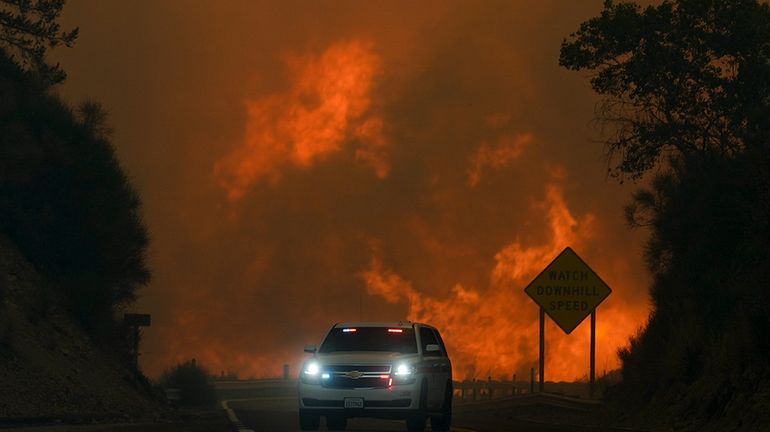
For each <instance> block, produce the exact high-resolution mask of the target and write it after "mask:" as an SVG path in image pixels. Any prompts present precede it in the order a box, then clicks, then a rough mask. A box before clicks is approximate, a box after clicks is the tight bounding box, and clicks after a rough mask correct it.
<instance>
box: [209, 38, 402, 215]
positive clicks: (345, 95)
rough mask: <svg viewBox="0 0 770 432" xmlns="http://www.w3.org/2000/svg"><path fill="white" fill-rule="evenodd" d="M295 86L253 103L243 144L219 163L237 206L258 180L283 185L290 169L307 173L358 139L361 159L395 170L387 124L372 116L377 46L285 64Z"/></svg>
mask: <svg viewBox="0 0 770 432" xmlns="http://www.w3.org/2000/svg"><path fill="white" fill-rule="evenodd" d="M286 63H287V66H288V68H289V71H290V78H291V79H290V81H291V83H292V84H291V88H289V89H288V90H287V91H286V92H284V93H278V94H272V95H269V96H266V97H263V98H260V99H257V100H248V101H246V109H247V114H248V121H247V125H246V137H245V140H244V143H243V144H242V145H241V146H240V147H237V148H236V149H234V150H233V151H232V152H230V153H229V154H228V155H226V156H225V157H224V158H223V159H221V160H220V161H219V162H217V163H216V165H215V167H214V175H215V177H216V178H217V180H218V182H219V184H220V186H221V187H223V188H224V189H225V190H226V191H227V196H228V199H229V200H230V201H237V200H239V199H241V198H242V197H243V195H244V194H245V193H246V192H247V191H248V189H249V188H251V187H252V186H254V185H255V184H256V183H257V182H259V181H261V180H263V179H267V180H268V181H271V182H276V181H278V180H279V179H280V176H281V172H282V170H283V169H284V168H285V167H287V166H295V167H298V168H307V167H310V166H311V165H313V164H314V163H316V162H317V161H319V160H323V159H324V158H327V157H329V156H330V155H332V154H335V153H338V152H340V150H342V148H343V146H344V144H345V143H346V142H348V141H357V142H358V147H359V148H358V149H357V150H356V160H358V161H359V162H361V163H364V164H366V165H368V166H370V167H371V168H372V169H373V170H374V172H375V174H376V175H377V176H378V177H380V178H384V177H386V176H387V175H388V172H389V170H390V163H389V161H388V157H387V154H386V152H385V148H386V147H387V146H388V141H387V139H386V138H385V136H384V134H383V121H382V119H381V118H380V117H378V116H376V115H373V114H371V113H370V112H369V111H370V107H371V93H372V91H373V88H374V84H375V78H376V77H377V75H378V74H379V73H380V69H381V62H380V58H379V57H378V56H377V54H375V52H374V50H373V46H372V44H371V43H368V42H365V41H361V40H350V41H343V42H338V43H335V44H333V45H331V46H330V47H329V48H327V49H326V50H325V51H324V52H323V53H322V54H321V55H320V56H317V57H316V56H313V55H306V56H291V57H289V58H288V59H287V60H286Z"/></svg>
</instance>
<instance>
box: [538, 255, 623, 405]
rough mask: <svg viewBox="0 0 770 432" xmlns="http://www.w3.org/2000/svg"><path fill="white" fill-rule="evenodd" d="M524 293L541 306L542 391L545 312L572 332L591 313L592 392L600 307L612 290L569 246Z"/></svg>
mask: <svg viewBox="0 0 770 432" xmlns="http://www.w3.org/2000/svg"><path fill="white" fill-rule="evenodd" d="M524 292H526V293H527V295H529V296H530V298H532V300H534V301H535V303H537V304H538V305H539V306H540V386H539V387H540V391H541V392H542V391H543V390H544V387H545V314H548V316H550V317H551V319H552V320H553V321H554V322H555V323H556V324H557V325H558V326H559V327H560V328H561V329H562V330H564V332H565V333H567V334H570V333H572V330H575V327H577V326H578V324H580V323H581V322H582V321H583V320H584V319H585V318H586V317H587V316H588V315H591V346H590V348H591V354H590V361H589V363H590V364H589V369H590V373H589V380H590V387H591V390H590V391H591V395H593V391H594V381H595V378H596V307H597V306H599V304H600V303H601V302H602V301H604V299H606V298H607V296H609V295H610V293H611V292H612V289H610V287H609V286H608V285H607V284H606V283H604V281H603V280H602V279H601V278H600V277H599V276H598V275H597V274H596V273H595V272H594V271H593V270H592V269H591V267H589V266H588V264H586V263H585V261H583V260H582V259H581V258H580V257H579V256H578V255H577V254H576V253H575V251H573V250H572V248H570V247H567V248H565V249H564V250H563V251H562V252H561V253H560V254H559V255H558V256H557V257H556V258H555V259H554V260H553V261H552V262H551V263H550V264H548V266H546V268H545V269H544V270H543V271H542V272H540V274H539V275H537V276H536V277H535V279H533V280H532V282H530V283H529V285H527V287H526V288H525V289H524Z"/></svg>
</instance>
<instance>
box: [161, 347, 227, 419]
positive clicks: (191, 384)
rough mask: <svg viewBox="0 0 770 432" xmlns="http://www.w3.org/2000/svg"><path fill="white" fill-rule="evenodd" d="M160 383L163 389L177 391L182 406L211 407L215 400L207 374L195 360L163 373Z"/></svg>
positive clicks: (212, 387)
mask: <svg viewBox="0 0 770 432" xmlns="http://www.w3.org/2000/svg"><path fill="white" fill-rule="evenodd" d="M160 383H161V385H162V386H163V387H164V388H165V389H179V392H180V395H179V396H180V400H179V404H180V405H183V406H207V407H208V406H213V405H214V403H215V402H216V399H217V398H216V394H215V392H214V386H213V385H211V378H210V376H209V373H208V372H207V371H206V369H204V368H203V367H201V366H199V365H198V364H197V362H196V361H195V359H193V360H191V361H189V362H187V363H182V364H179V365H177V366H175V367H174V368H172V369H170V370H166V371H165V372H163V375H162V376H161V378H160Z"/></svg>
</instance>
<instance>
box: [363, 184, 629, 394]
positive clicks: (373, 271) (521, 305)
mask: <svg viewBox="0 0 770 432" xmlns="http://www.w3.org/2000/svg"><path fill="white" fill-rule="evenodd" d="M536 206H538V207H541V206H542V207H544V209H545V210H546V212H545V214H546V217H547V219H548V225H549V228H550V238H549V239H548V241H547V243H545V244H540V245H525V244H523V243H522V242H520V241H515V242H513V243H510V244H508V245H507V246H505V247H504V248H502V250H500V251H499V252H498V253H497V254H496V255H495V262H496V263H495V265H494V267H493V268H492V269H491V275H490V285H489V286H488V287H487V288H485V289H474V288H469V287H464V286H462V285H460V284H457V285H455V286H454V287H453V288H452V290H451V295H450V296H449V297H447V298H433V297H429V296H427V295H424V294H422V293H421V292H420V291H418V290H417V289H415V288H414V287H413V286H412V284H411V283H410V282H409V281H407V280H405V279H403V278H402V277H400V276H399V275H398V274H396V273H394V272H393V271H391V270H389V269H387V268H386V267H385V266H384V264H383V262H382V261H381V259H380V258H379V257H378V256H377V255H376V254H375V255H374V256H373V257H372V259H371V263H370V266H369V268H368V269H367V270H366V271H364V272H363V273H361V277H362V278H363V280H364V281H365V283H366V286H367V290H368V292H369V293H370V294H373V295H377V296H381V297H382V298H384V299H385V300H386V301H388V302H390V303H401V302H406V303H408V305H409V306H408V307H409V312H408V318H409V319H410V320H414V321H421V322H428V323H431V324H433V325H435V326H437V327H438V328H440V329H441V331H442V334H443V335H444V339H445V341H446V343H447V345H448V349H449V350H450V355H451V356H452V360H453V364H454V366H455V378H456V379H458V378H459V379H463V378H473V377H483V378H486V377H487V376H488V375H489V376H494V377H499V378H504V377H507V378H510V377H511V374H514V373H518V374H520V375H519V376H520V377H524V376H525V375H524V374H525V373H527V372H528V371H529V368H530V367H536V365H537V361H538V358H537V356H538V316H537V314H538V308H537V306H536V305H535V304H534V303H533V302H532V300H531V299H529V298H528V297H527V296H526V294H525V293H524V292H523V288H524V287H525V286H526V285H527V284H528V283H529V282H530V281H531V280H532V279H533V278H534V276H536V275H537V274H538V273H539V272H540V271H541V270H542V269H543V268H544V267H545V266H546V265H548V263H549V262H550V261H551V260H552V259H553V258H554V257H555V256H556V255H557V254H558V253H559V252H561V250H563V248H564V247H566V246H573V247H575V248H577V249H578V250H579V249H580V247H581V245H584V244H585V243H586V242H587V241H588V240H590V238H591V236H592V233H593V226H594V224H595V219H594V217H593V216H592V215H591V214H586V215H584V216H583V217H581V218H579V219H577V218H575V217H574V216H573V215H572V213H571V212H570V210H569V208H568V207H567V205H566V202H565V199H564V195H563V190H562V189H561V187H559V186H558V185H557V184H551V185H549V186H548V187H547V190H546V198H545V202H543V203H539V204H537V205H536ZM609 311H610V313H607V314H606V315H609V316H605V312H604V311H602V312H600V313H599V315H600V316H601V317H602V319H601V320H600V321H599V322H598V324H597V333H598V339H599V340H600V341H601V342H602V344H601V345H600V348H599V352H598V353H597V358H598V359H604V360H605V364H600V367H602V368H604V369H608V368H609V369H611V368H615V367H617V366H618V360H617V356H616V355H615V351H616V350H617V348H618V347H619V346H620V345H623V344H624V343H625V341H626V338H627V337H628V329H629V328H634V326H635V325H636V324H635V322H638V321H635V320H634V318H633V317H632V314H625V313H622V312H619V309H618V308H612V309H609ZM548 327H549V328H548V330H547V342H546V346H547V347H548V350H547V355H546V371H547V372H546V373H547V375H546V377H547V379H549V380H573V379H579V378H581V377H584V376H585V375H586V374H587V368H588V336H587V334H586V328H585V326H583V325H581V326H580V327H579V328H578V329H577V330H576V331H574V332H573V334H572V335H570V336H564V335H562V333H561V330H559V329H557V328H556V327H555V325H549V326H548Z"/></svg>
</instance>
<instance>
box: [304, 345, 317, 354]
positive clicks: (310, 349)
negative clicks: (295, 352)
mask: <svg viewBox="0 0 770 432" xmlns="http://www.w3.org/2000/svg"><path fill="white" fill-rule="evenodd" d="M305 352H306V353H310V354H315V352H316V347H315V345H305Z"/></svg>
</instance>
